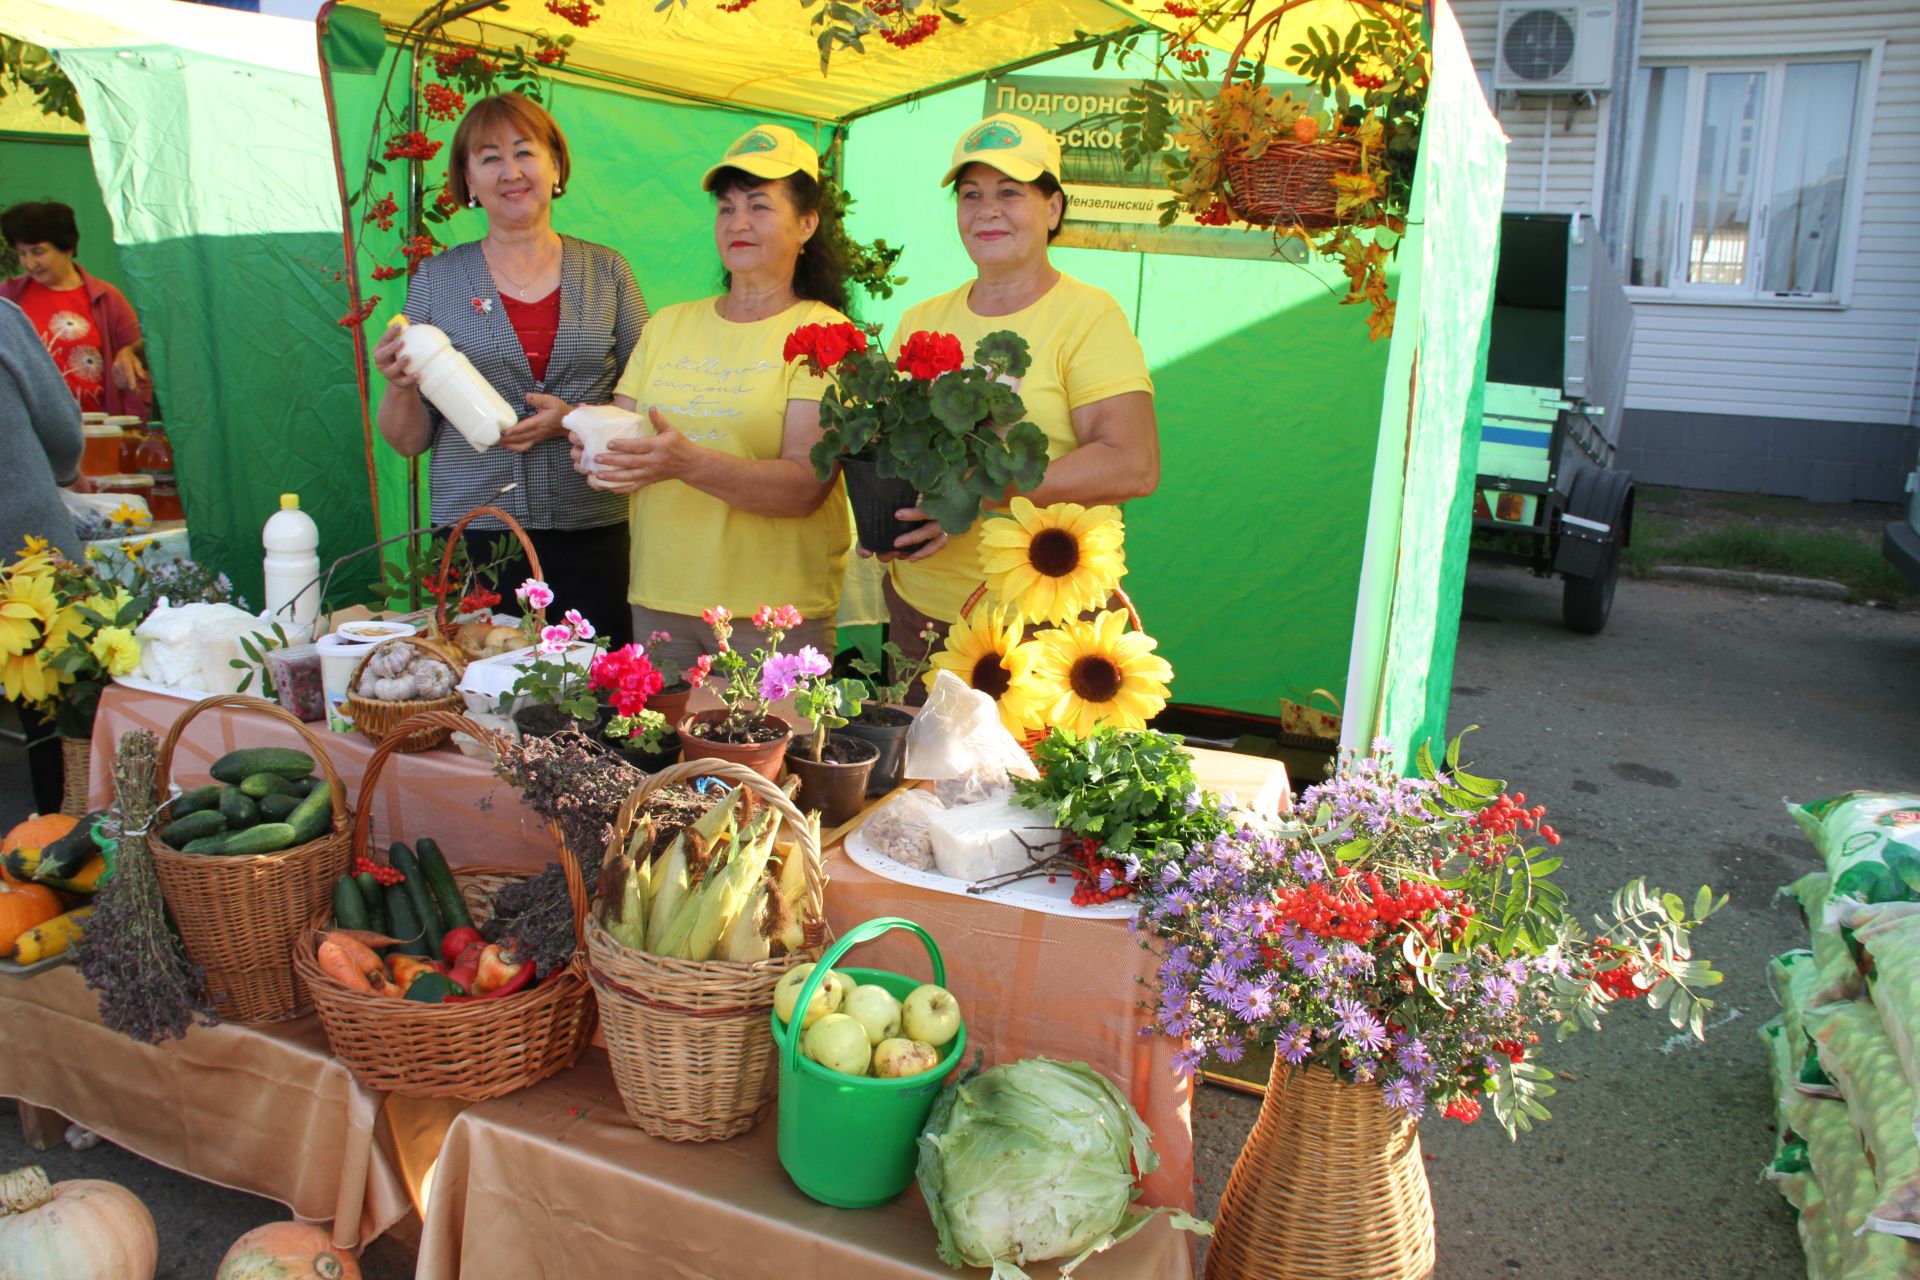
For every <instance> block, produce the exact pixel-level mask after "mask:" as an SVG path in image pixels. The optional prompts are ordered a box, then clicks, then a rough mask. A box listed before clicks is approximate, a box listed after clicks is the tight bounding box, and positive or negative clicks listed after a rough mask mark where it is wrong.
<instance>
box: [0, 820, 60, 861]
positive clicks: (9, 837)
mask: <svg viewBox="0 0 1920 1280" xmlns="http://www.w3.org/2000/svg"><path fill="white" fill-rule="evenodd" d="M76 822H77V820H76V819H74V818H71V817H69V816H67V815H66V814H64V813H48V814H39V813H36V814H34V815H33V816H32V817H30V818H28V819H27V820H26V821H25V822H18V823H15V824H14V826H13V829H12V830H10V831H8V832H7V834H6V838H5V839H0V854H6V853H12V852H13V851H14V850H15V849H44V848H46V847H47V846H48V845H50V844H52V843H53V842H54V841H55V840H58V839H60V837H62V836H64V835H67V834H68V833H69V832H71V831H72V830H73V828H74V826H75V825H76Z"/></svg>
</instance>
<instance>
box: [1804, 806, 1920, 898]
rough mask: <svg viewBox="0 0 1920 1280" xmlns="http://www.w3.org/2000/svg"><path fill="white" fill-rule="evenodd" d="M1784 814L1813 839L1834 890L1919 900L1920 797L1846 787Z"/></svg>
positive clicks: (1856, 896)
mask: <svg viewBox="0 0 1920 1280" xmlns="http://www.w3.org/2000/svg"><path fill="white" fill-rule="evenodd" d="M1787 812H1788V813H1790V814H1792V815H1793V820H1794V821H1795V822H1797V823H1799V824H1800V829H1801V830H1802V831H1804V832H1805V833H1806V835H1807V839H1809V840H1811V841H1813V846H1814V848H1816V849H1818V850H1819V851H1820V856H1821V857H1822V858H1824V859H1825V860H1826V864H1827V874H1828V875H1830V876H1832V877H1833V891H1834V892H1835V893H1844V894H1847V895H1849V896H1851V897H1855V898H1859V899H1861V900H1862V901H1865V902H1912V901H1920V795H1914V794H1912V793H1910V792H1886V791H1848V792H1844V793H1843V794H1841V795H1837V796H1829V797H1827V798H1826V799H1825V800H1816V801H1814V802H1813V803H1812V804H1807V805H1796V804H1792V803H1789V804H1788V805H1787Z"/></svg>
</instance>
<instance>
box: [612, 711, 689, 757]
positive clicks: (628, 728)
mask: <svg viewBox="0 0 1920 1280" xmlns="http://www.w3.org/2000/svg"><path fill="white" fill-rule="evenodd" d="M672 737H673V726H672V725H670V724H668V723H667V718H666V717H665V716H663V715H661V714H660V713H659V712H658V711H645V710H643V711H641V712H640V713H639V714H638V715H632V716H615V717H613V718H612V719H611V720H609V721H607V739H608V741H611V742H619V743H621V744H622V745H623V746H625V747H626V748H627V749H628V750H629V751H638V752H642V753H643V754H646V755H658V754H659V753H660V752H662V751H665V750H666V749H667V742H668V740H669V739H671V738H672Z"/></svg>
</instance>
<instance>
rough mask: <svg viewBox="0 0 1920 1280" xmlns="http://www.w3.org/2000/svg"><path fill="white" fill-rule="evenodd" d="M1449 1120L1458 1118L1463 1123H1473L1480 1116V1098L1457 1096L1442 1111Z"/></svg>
mask: <svg viewBox="0 0 1920 1280" xmlns="http://www.w3.org/2000/svg"><path fill="white" fill-rule="evenodd" d="M1440 1114H1441V1115H1443V1116H1445V1117H1447V1118H1448V1119H1449V1120H1458V1121H1459V1122H1460V1123H1461V1124H1472V1123H1473V1122H1474V1121H1475V1120H1478V1119H1479V1118H1480V1099H1478V1098H1475V1097H1465V1098H1455V1099H1454V1100H1453V1101H1452V1102H1449V1103H1448V1104H1447V1109H1446V1110H1445V1111H1442V1112H1441V1113H1440Z"/></svg>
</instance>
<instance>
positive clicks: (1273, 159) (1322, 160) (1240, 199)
mask: <svg viewBox="0 0 1920 1280" xmlns="http://www.w3.org/2000/svg"><path fill="white" fill-rule="evenodd" d="M1225 167H1226V171H1227V207H1228V208H1230V209H1232V210H1233V216H1234V217H1236V218H1239V219H1241V220H1242V221H1245V222H1250V223H1252V224H1253V225H1255V226H1260V227H1303V228H1305V229H1306V230H1308V231H1324V230H1326V229H1327V228H1328V227H1331V226H1334V225H1336V224H1337V223H1338V222H1339V221H1340V216H1339V214H1338V212H1337V207H1338V202H1339V199H1340V191H1339V189H1338V188H1337V187H1335V186H1334V185H1333V179H1334V178H1335V177H1336V176H1337V175H1339V174H1343V173H1355V172H1358V171H1359V168H1360V147H1359V144H1357V143H1352V142H1336V141H1332V140H1328V141H1324V142H1322V141H1314V142H1292V141H1280V140H1278V139H1276V140H1274V141H1273V142H1270V143H1268V144H1267V149H1266V150H1265V151H1263V152H1261V153H1260V155H1259V156H1258V157H1257V158H1255V157H1250V156H1249V155H1248V154H1247V151H1246V148H1244V147H1242V148H1239V149H1237V150H1234V151H1230V152H1228V153H1227V155H1226V160H1225Z"/></svg>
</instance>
